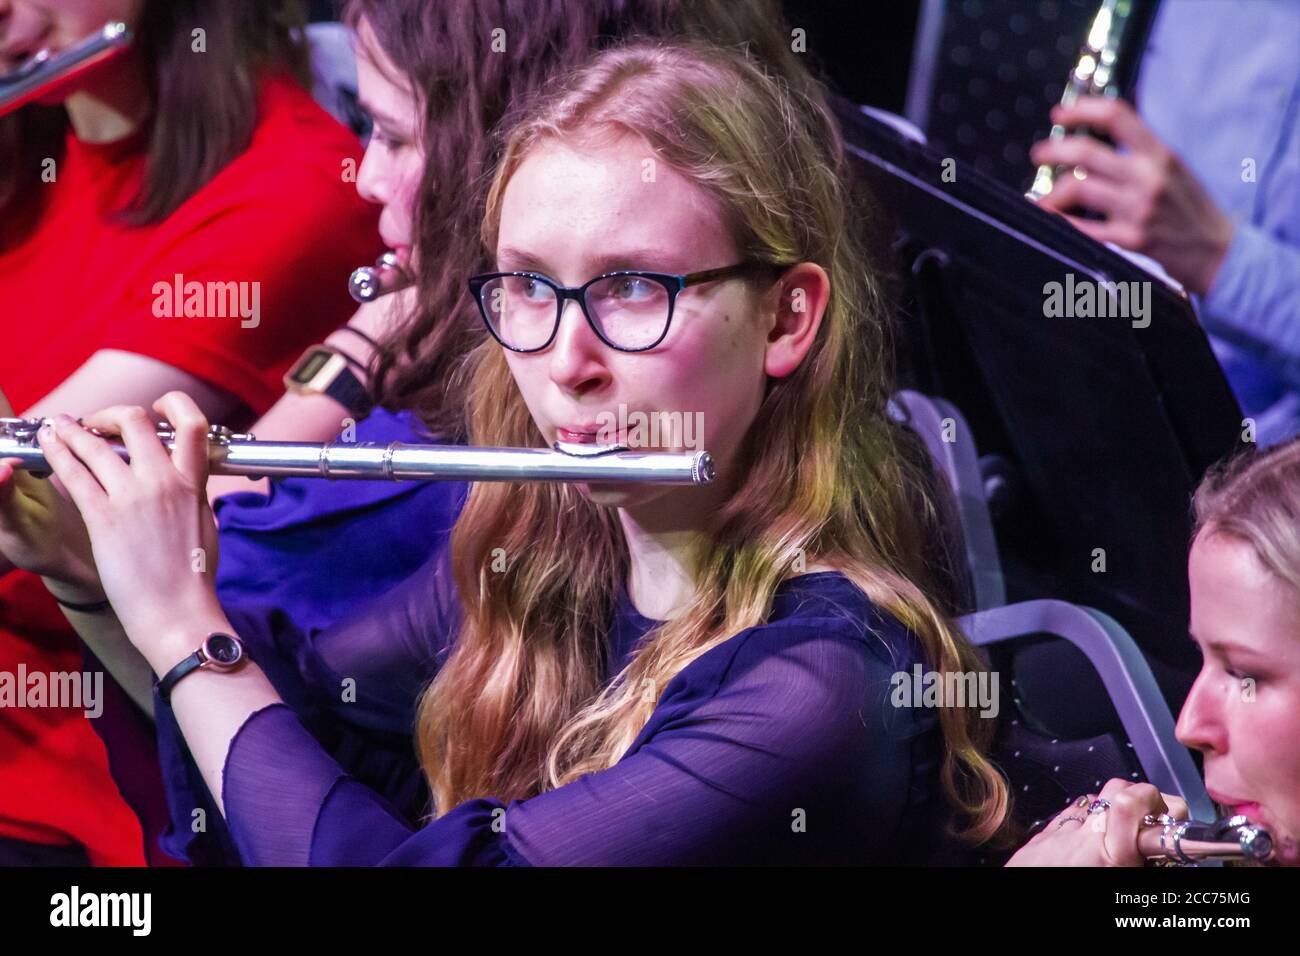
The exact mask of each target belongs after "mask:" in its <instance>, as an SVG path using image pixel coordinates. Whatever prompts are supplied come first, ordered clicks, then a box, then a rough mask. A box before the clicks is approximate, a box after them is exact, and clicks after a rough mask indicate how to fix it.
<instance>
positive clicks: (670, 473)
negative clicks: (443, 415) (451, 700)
mask: <svg viewBox="0 0 1300 956" xmlns="http://www.w3.org/2000/svg"><path fill="white" fill-rule="evenodd" d="M42 424H43V420H42V419H35V418H0V459H5V458H16V459H18V467H19V468H21V469H24V470H26V471H30V472H33V473H35V474H42V475H45V474H49V472H50V467H49V463H48V462H47V461H46V460H45V452H44V451H43V450H42V448H41V447H40V445H39V444H38V443H37V441H36V433H37V431H38V430H39V429H40V427H41V425H42ZM92 431H94V433H95V434H97V435H100V436H101V437H103V438H106V439H109V447H110V448H112V449H113V451H114V452H116V454H117V455H118V457H119V458H121V459H122V460H123V461H130V455H129V454H128V452H127V450H126V446H125V445H123V444H122V443H121V442H120V441H115V440H112V438H113V436H109V435H106V434H104V433H102V432H99V431H96V430H94V429H92ZM157 432H158V437H159V439H160V440H161V441H162V443H163V444H164V445H165V446H166V447H167V448H168V449H169V450H170V449H172V448H174V447H175V439H176V434H175V432H174V431H173V429H172V428H171V426H170V425H168V424H166V423H165V422H164V423H160V424H159V425H157ZM208 449H209V451H208V461H209V473H210V474H213V475H243V476H245V477H248V478H262V477H279V476H293V477H297V478H333V479H338V478H353V479H367V478H368V479H387V480H389V481H562V482H564V481H567V482H595V483H599V482H647V483H653V484H664V485H707V484H709V483H710V482H711V481H713V477H714V474H713V458H712V457H711V456H710V455H709V453H708V452H706V451H695V452H634V451H632V450H631V449H629V448H628V446H626V445H595V444H583V443H573V442H556V443H555V444H554V446H553V450H547V449H545V448H475V447H469V446H465V445H413V444H406V443H405V442H391V443H389V444H387V445H381V444H379V443H377V442H326V443H324V444H313V443H311V442H271V441H258V440H257V439H255V438H254V437H253V436H252V435H241V434H236V433H235V432H232V431H231V430H230V429H228V428H224V427H222V426H220V425H213V426H212V427H211V429H209V432H208Z"/></svg>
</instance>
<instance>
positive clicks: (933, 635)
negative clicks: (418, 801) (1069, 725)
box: [417, 43, 1008, 843]
mask: <svg viewBox="0 0 1300 956" xmlns="http://www.w3.org/2000/svg"><path fill="white" fill-rule="evenodd" d="M809 89H810V88H801V87H799V86H797V85H792V84H790V83H787V82H785V81H783V80H782V79H780V78H779V77H777V76H775V75H774V74H772V73H771V72H769V71H767V70H765V69H764V68H763V67H761V66H760V65H759V64H758V63H757V62H756V61H755V60H754V59H753V58H750V57H746V56H745V55H743V54H741V53H738V52H736V51H734V50H726V49H720V48H716V47H706V46H696V45H692V44H682V43H676V44H655V43H641V44H635V45H631V46H628V47H626V48H620V49H614V50H611V51H607V52H605V53H603V54H601V55H599V56H598V57H597V58H596V59H595V60H594V61H593V62H591V63H590V64H589V65H587V66H585V67H583V68H581V69H580V70H578V71H577V72H576V73H574V74H573V75H572V76H570V77H568V78H566V79H565V80H564V81H563V82H562V83H560V84H559V85H558V86H557V87H556V88H555V89H554V90H553V91H552V92H551V93H550V94H549V95H547V96H546V97H545V98H544V99H543V100H541V101H540V102H539V103H538V104H537V105H536V106H535V107H534V109H533V111H532V112H531V113H530V114H529V115H528V117H527V118H526V119H525V120H523V122H522V123H521V124H520V125H517V126H516V127H514V129H513V130H512V131H511V134H510V137H509V141H508V143H507V146H506V149H505V153H504V156H503V159H502V162H501V165H500V167H499V169H498V171H497V173H496V176H495V178H494V180H493V182H492V185H491V189H490V191H489V195H488V200H487V213H486V217H485V221H484V230H483V238H484V244H485V246H486V248H487V249H490V250H495V248H496V237H497V232H498V228H499V222H500V215H501V202H502V196H503V194H504V191H505V189H506V187H507V185H508V184H509V182H510V179H511V177H512V175H513V174H514V172H515V171H516V170H517V169H518V167H519V165H520V163H521V162H522V161H523V159H524V158H525V157H526V156H527V155H529V153H530V152H531V151H532V150H533V149H535V148H536V147H537V146H538V144H540V143H543V142H546V141H550V140H561V141H564V140H567V141H569V142H573V141H574V140H575V139H579V138H581V137H583V136H585V135H587V134H588V133H589V132H590V131H592V130H603V129H613V130H615V131H629V132H631V133H633V134H635V135H637V136H640V137H642V138H644V139H645V141H646V142H647V143H648V146H649V148H650V150H651V151H652V154H653V155H655V156H657V157H658V159H659V161H660V162H663V163H666V164H668V165H669V166H670V167H671V168H673V169H674V170H676V171H677V172H678V173H680V174H681V175H682V176H684V177H686V178H687V179H688V180H690V181H692V182H694V183H696V184H697V185H698V186H699V188H700V189H702V190H704V191H705V192H706V193H708V194H709V195H710V196H712V197H714V198H715V199H716V200H717V201H718V202H719V203H720V204H721V208H722V209H723V210H724V213H723V214H724V215H725V216H726V217H727V222H728V223H729V224H730V225H731V227H732V229H733V232H734V237H735V240H736V244H737V249H738V251H739V252H740V257H741V258H742V259H743V260H746V261H749V260H753V261H756V262H759V263H764V264H769V265H772V266H774V267H778V268H779V267H788V266H790V265H793V264H795V263H799V262H816V263H818V264H820V265H821V266H822V267H823V268H825V269H826V271H827V273H828V274H829V276H830V278H831V288H832V291H831V297H830V301H829V304H828V307H827V310H826V313H825V316H824V319H823V321H822V324H821V326H820V328H819V330H818V333H817V337H816V340H815V342H814V344H813V346H812V347H811V349H810V351H809V353H808V354H807V356H806V357H805V358H804V360H803V362H802V363H801V365H800V366H799V368H798V369H797V370H796V371H795V372H794V373H793V374H791V375H790V376H788V377H785V378H780V379H772V380H769V383H768V390H767V394H766V396H765V398H764V400H763V403H762V405H761V407H760V409H759V411H758V414H757V417H756V419H755V421H754V422H753V424H752V426H751V427H750V429H749V432H748V433H747V435H746V436H745V440H744V442H743V443H742V446H741V450H740V454H739V456H738V461H737V463H736V466H735V467H736V477H735V482H736V487H735V490H734V492H733V494H732V495H731V497H730V498H729V500H728V501H727V502H726V503H725V504H724V505H723V506H722V508H721V509H720V511H719V513H718V514H717V515H716V516H715V517H714V518H713V519H712V520H711V523H710V525H709V527H707V528H703V529H700V531H701V534H700V535H699V537H698V544H697V546H696V547H697V551H696V553H695V554H694V555H692V558H693V561H692V562H691V566H692V567H695V568H697V569H698V571H697V573H696V592H695V596H694V598H693V600H692V601H691V603H690V604H689V605H688V607H687V608H686V609H685V611H684V612H683V613H682V614H681V615H680V616H679V617H676V618H674V619H673V620H671V621H669V622H666V623H665V624H663V625H662V626H660V627H658V628H657V629H656V630H655V631H654V632H653V633H652V636H651V637H650V638H647V640H646V641H644V642H643V643H642V644H641V645H639V648H638V650H637V651H636V653H635V655H634V657H633V659H632V661H631V662H630V663H629V664H628V665H627V667H626V668H625V669H624V670H623V671H622V672H621V673H620V674H619V675H617V677H616V678H615V679H614V681H613V682H612V683H611V684H610V685H609V686H608V687H602V683H603V681H602V675H601V668H602V660H603V657H602V646H603V642H604V640H605V636H606V632H607V629H608V625H609V621H610V616H611V613H612V610H613V606H614V601H615V598H616V595H617V594H618V591H619V588H620V586H621V585H622V583H623V581H624V580H625V578H626V574H627V572H628V557H627V548H626V544H625V542H624V540H623V537H622V531H621V526H620V524H619V522H618V519H617V515H616V512H614V511H613V510H612V509H607V508H602V507H599V506H597V505H595V504H593V503H592V502H591V501H589V500H588V499H587V498H585V497H583V496H582V495H581V494H580V493H579V492H577V491H576V490H574V489H573V488H572V487H569V486H564V485H553V484H548V483H536V484H528V485H506V484H478V485H476V486H474V488H473V490H472V491H471V494H470V497H469V500H468V503H467V505H466V507H465V510H464V511H463V512H462V514H461V517H460V519H459V521H458V522H457V525H456V528H455V531H454V533H453V537H452V555H453V557H452V567H453V574H454V579H455V584H456V587H457V589H458V592H459V594H460V599H461V601H462V602H463V610H464V616H463V624H462V629H461V631H460V633H459V635H458V636H457V640H456V642H455V645H454V649H453V651H452V653H451V654H450V656H449V658H448V660H447V662H446V664H445V665H444V666H443V667H442V669H441V670H440V671H439V673H438V674H437V676H436V677H435V678H434V680H433V682H432V683H431V684H430V686H429V688H428V689H427V691H426V693H425V696H424V699H423V701H422V702H421V707H420V711H419V718H418V725H417V742H418V746H419V750H420V755H421V761H422V763H423V766H424V768H425V772H426V774H427V775H428V779H429V782H430V787H431V790H432V793H433V797H434V812H435V814H440V813H444V812H446V811H447V810H449V809H450V808H452V807H454V806H456V805H457V804H459V803H461V802H462V801H464V800H467V799H470V798H474V797H480V796H493V797H496V798H498V799H503V800H507V801H508V800H514V799H525V798H527V797H529V796H532V795H534V794H537V793H539V792H541V791H544V790H548V789H551V788H553V787H558V786H562V785H564V784H566V783H569V782H571V781H574V780H576V779H578V778H579V777H581V776H583V775H584V774H588V773H592V772H595V771H599V770H602V769H605V768H608V767H610V766H612V765H613V764H615V763H616V762H618V760H619V759H620V757H621V756H622V754H623V753H624V752H625V751H626V749H627V747H628V746H629V745H630V744H631V743H632V741H633V740H634V739H635V737H636V735H637V734H638V732H639V731H640V730H641V728H642V727H643V726H644V725H645V723H646V721H647V720H648V718H649V716H650V714H651V712H652V711H653V710H654V708H655V706H656V705H657V703H658V701H657V699H651V696H652V695H648V694H646V693H645V691H644V689H645V688H647V687H648V688H658V689H660V690H661V689H662V688H664V687H666V686H667V685H668V684H669V682H670V681H671V679H672V678H673V676H674V675H676V674H677V673H679V672H680V671H681V670H682V668H684V667H685V666H686V665H687V664H689V663H690V662H691V661H693V660H695V659H696V658H698V657H699V656H700V655H701V654H703V653H704V652H706V651H708V650H709V649H710V648H712V647H715V646H717V645H718V644H720V643H722V642H723V641H726V640H728V639H729V638H730V637H732V636H733V635H735V634H737V633H738V632H740V631H742V630H744V629H745V628H748V627H753V626H755V625H758V624H761V623H762V622H763V621H765V620H766V619H767V617H768V615H769V614H770V612H771V609H772V604H773V596H774V593H775V591H776V588H777V586H778V585H779V584H780V583H781V581H782V580H783V579H785V578H786V577H788V576H789V575H790V573H791V572H792V569H793V561H794V560H795V558H796V556H803V557H804V558H805V560H806V561H807V562H808V563H812V562H824V563H828V564H830V565H832V566H834V567H836V568H839V569H840V570H842V571H843V573H844V574H845V575H846V576H848V577H849V578H850V579H851V580H852V581H853V582H854V583H855V584H856V585H857V586H858V587H859V588H861V590H862V591H863V592H864V593H865V594H866V595H867V596H868V597H869V598H870V599H871V600H872V601H874V602H875V603H876V604H877V605H878V606H880V607H881V608H883V609H885V610H887V611H888V612H890V613H891V614H893V615H894V616H895V617H896V618H898V619H899V620H900V621H901V622H902V623H903V624H904V625H905V626H906V627H908V628H909V629H910V630H911V631H913V632H914V633H915V634H916V635H917V637H918V639H919V640H920V642H921V644H922V646H923V647H924V650H925V654H926V657H927V660H928V662H929V664H930V666H931V667H933V668H935V669H936V670H939V671H941V672H947V671H961V672H971V671H979V670H981V669H982V664H981V662H980V660H979V658H978V656H977V655H976V653H975V651H974V649H973V648H972V647H971V645H970V644H969V643H968V641H967V640H966V639H965V637H963V636H962V635H961V634H960V633H959V632H958V631H957V630H955V629H954V628H953V627H952V625H951V624H950V622H949V621H948V620H947V619H946V617H945V616H944V614H943V612H942V611H941V610H940V608H939V607H938V606H937V605H936V603H935V601H934V600H932V599H931V598H930V596H929V595H928V593H927V588H926V586H925V584H924V582H925V581H926V569H925V566H924V558H923V550H924V548H923V545H924V539H925V537H926V534H927V530H926V529H927V527H928V521H927V515H924V514H921V513H918V511H917V509H916V508H915V498H914V495H913V494H912V493H910V492H909V489H914V488H916V487H919V486H920V485H921V479H920V476H919V475H918V474H917V472H916V470H915V469H914V468H913V467H912V466H911V465H910V464H909V463H908V461H907V460H906V457H905V456H904V455H903V454H902V453H901V451H900V449H901V444H902V436H901V433H900V430H899V426H898V425H896V424H895V423H893V422H892V421H891V420H890V418H889V417H888V415H887V414H886V400H887V398H888V395H889V388H890V382H889V379H890V375H889V371H888V370H889V347H888V341H887V333H886V323H885V316H884V308H883V304H882V300H881V293H880V289H879V283H878V281H877V280H876V279H875V278H874V277H873V273H872V271H871V269H870V268H869V267H868V260H867V259H866V258H865V257H864V255H863V252H862V249H861V246H860V242H859V240H858V238H857V237H856V234H855V228H854V216H855V205H854V203H853V202H852V200H851V196H850V193H849V191H848V188H847V185H846V183H847V176H846V172H847V171H846V167H845V156H844V151H843V148H842V143H841V139H840V134H839V131H838V128H837V126H836V123H835V121H834V119H833V117H832V115H831V114H830V112H829V110H828V109H827V107H826V105H825V102H824V100H823V99H822V98H821V97H818V96H815V95H812V94H811V93H810V92H809ZM584 141H585V140H584ZM469 369H470V382H471V386H472V387H471V389H470V391H469V399H468V402H469V404H468V421H469V426H470V440H471V442H472V443H473V444H476V445H538V444H539V443H540V442H541V436H540V435H539V433H538V430H537V427H536V425H535V424H534V422H533V420H532V418H531V416H530V414H529V412H528V410H527V408H526V406H525V404H524V402H523V399H522V397H521V396H520V394H519V391H518V389H517V388H516V386H515V383H514V380H513V378H512V376H511V374H510V371H509V368H508V365H507V363H506V361H505V358H504V355H503V352H502V350H501V349H500V348H499V347H498V346H497V345H496V343H495V342H492V341H488V342H486V343H484V344H483V345H481V346H480V347H478V348H477V349H476V350H475V352H474V353H473V354H472V356H471V359H470V362H469ZM575 541H577V542H581V546H580V547H576V548H575V547H574V546H573V542H575ZM497 549H502V550H503V551H504V553H505V554H506V555H508V556H509V557H510V559H511V560H510V563H509V566H508V567H507V568H506V569H505V571H504V572H499V565H497V567H493V566H492V565H493V558H494V555H499V554H500V551H498V550H497ZM940 723H941V726H942V733H943V739H944V759H943V768H942V781H943V788H944V792H945V794H946V796H947V797H948V799H949V801H950V803H951V805H952V807H953V808H954V811H955V813H954V831H955V832H956V833H957V835H959V836H960V837H962V838H964V839H967V840H969V841H971V842H975V843H979V842H983V841H985V840H987V839H989V838H991V837H992V836H994V835H995V834H996V833H997V832H998V831H999V830H1000V828H1001V827H1002V824H1003V821H1004V818H1005V816H1006V812H1007V807H1008V789H1007V785H1006V782H1005V780H1004V779H1003V777H1002V776H1001V775H1000V774H999V773H998V771H997V770H996V769H995V768H994V767H993V766H992V764H991V763H990V762H989V761H988V760H987V758H986V757H985V748H986V746H987V744H988V742H989V738H990V736H991V734H992V731H993V726H992V722H991V721H988V720H982V719H981V718H979V717H978V716H977V715H976V714H975V712H974V711H972V710H969V709H966V708H955V707H954V708H945V709H943V710H942V711H941V715H940Z"/></svg>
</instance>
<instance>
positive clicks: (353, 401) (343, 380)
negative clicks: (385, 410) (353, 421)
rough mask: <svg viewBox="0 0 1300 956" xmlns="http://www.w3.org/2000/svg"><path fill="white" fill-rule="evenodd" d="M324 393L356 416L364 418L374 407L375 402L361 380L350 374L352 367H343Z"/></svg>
mask: <svg viewBox="0 0 1300 956" xmlns="http://www.w3.org/2000/svg"><path fill="white" fill-rule="evenodd" d="M325 394H326V395H328V396H329V397H330V398H332V399H334V401H336V402H338V403H339V404H340V405H342V406H343V407H344V408H346V409H347V410H348V411H350V412H352V414H354V415H356V416H357V417H358V418H364V417H365V416H367V415H369V414H370V412H371V411H372V410H373V409H374V407H375V403H374V402H373V401H371V399H370V392H369V390H368V389H367V388H366V386H365V385H364V384H362V382H361V380H360V379H359V378H357V377H356V376H355V375H353V374H352V369H350V368H345V369H343V370H342V371H341V372H339V374H338V375H336V376H334V381H332V382H330V384H329V388H327V389H325Z"/></svg>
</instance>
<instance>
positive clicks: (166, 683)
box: [158, 650, 204, 700]
mask: <svg viewBox="0 0 1300 956" xmlns="http://www.w3.org/2000/svg"><path fill="white" fill-rule="evenodd" d="M203 661H204V657H203V651H201V650H198V651H195V652H194V653H193V654H191V655H190V656H189V657H187V658H185V660H183V661H181V662H180V663H179V664H177V665H176V666H175V667H173V668H172V669H171V670H169V671H168V672H167V673H166V674H164V675H163V678H162V680H160V681H159V682H158V696H159V697H161V698H162V699H163V700H167V699H168V698H169V697H171V693H172V688H173V687H175V686H176V685H177V684H178V683H179V682H180V679H181V678H182V677H185V676H186V675H187V674H192V673H193V672H194V671H196V670H198V669H199V668H200V667H202V666H203Z"/></svg>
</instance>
